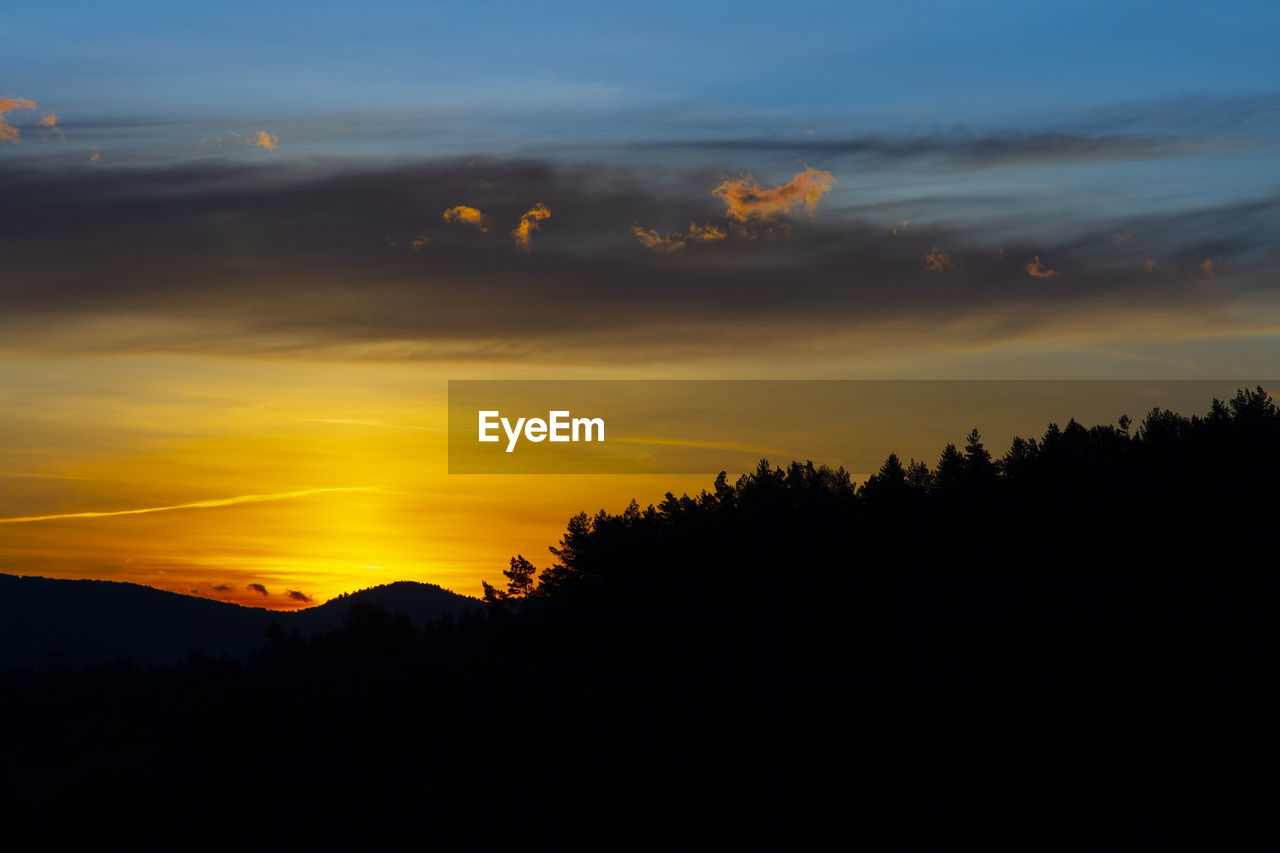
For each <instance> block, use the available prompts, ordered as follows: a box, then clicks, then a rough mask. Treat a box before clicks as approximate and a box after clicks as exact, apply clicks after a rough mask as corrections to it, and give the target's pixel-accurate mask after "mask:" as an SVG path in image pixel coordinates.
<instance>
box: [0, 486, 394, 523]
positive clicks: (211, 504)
mask: <svg viewBox="0 0 1280 853" xmlns="http://www.w3.org/2000/svg"><path fill="white" fill-rule="evenodd" d="M374 488H375V487H374V486H342V487H335V488H328V489H302V490H301V491H297V492H278V493H276V494H268V495H237V496H236V497H234V498H214V499H212V500H204V501H191V502H190V503H182V504H171V505H169V506H149V507H142V508H140V509H118V510H108V511H105V512H63V513H56V514H53V515H26V516H18V517H15V518H0V524H21V523H25V522H31V521H59V520H63V519H71V518H112V517H114V516H118V515H144V514H146V513H150V512H168V511H170V510H175V509H212V508H215V507H223V506H235V505H237V504H250V503H263V502H265V501H283V500H289V499H290V498H302V497H307V496H308V495H321V494H326V493H328V492H367V491H372V490H373V489H374Z"/></svg>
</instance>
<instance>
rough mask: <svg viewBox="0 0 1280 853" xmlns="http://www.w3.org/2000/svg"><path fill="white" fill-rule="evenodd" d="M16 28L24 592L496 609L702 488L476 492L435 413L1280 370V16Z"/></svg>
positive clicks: (14, 231)
mask: <svg viewBox="0 0 1280 853" xmlns="http://www.w3.org/2000/svg"><path fill="white" fill-rule="evenodd" d="M1034 6H1040V7H1041V8H1032V7H1034ZM2 18H3V20H0V223H2V226H3V227H0V572H7V573H13V574H31V575H45V576H49V577H91V578H108V579H116V580H129V581H135V582H139V583H146V584H150V585H154V586H157V587H161V588H164V589H169V590H173V591H178V592H184V593H193V592H194V593H195V594H199V595H204V596H209V597H214V598H221V599H224V600H228V601H237V602H241V603H246V604H255V605H261V606H269V607H299V606H305V605H306V604H308V603H310V602H321V601H324V600H326V599H327V598H329V597H332V596H334V595H336V594H338V593H341V592H344V591H349V590H353V589H358V588H362V587H367V586H371V585H374V584H378V583H385V582H389V581H394V580H402V579H409V580H421V581H430V582H435V583H439V584H441V585H443V586H447V587H449V588H451V589H455V590H457V591H460V592H464V593H468V594H476V593H478V591H479V588H480V580H481V578H488V579H493V578H495V577H497V576H499V575H500V572H501V570H502V568H503V567H504V564H505V562H506V560H507V559H508V558H509V557H510V556H511V555H513V554H514V553H516V552H522V553H524V554H525V555H526V556H529V557H531V558H532V559H534V561H535V562H536V563H538V564H539V565H546V563H547V560H548V556H547V555H546V551H545V549H546V546H547V545H549V544H553V543H554V542H555V540H556V539H557V538H558V536H559V534H560V532H561V531H562V530H563V526H564V522H565V520H566V519H567V518H568V517H569V516H570V515H572V514H573V513H575V512H577V511H578V510H581V509H586V510H595V509H597V508H600V507H607V508H610V509H618V508H620V507H621V506H623V505H625V503H626V501H628V500H629V499H630V498H632V497H635V498H637V499H639V500H640V501H641V502H642V503H647V502H650V501H655V500H658V499H660V498H661V496H662V494H663V492H665V491H667V490H668V489H670V490H674V491H677V492H679V491H682V490H692V489H698V488H702V487H704V486H706V485H707V484H708V483H709V478H708V477H706V476H638V475H636V476H611V477H604V476H589V475H583V476H556V475H524V476H521V475H512V476H466V475H450V474H448V473H447V466H446V444H445V434H446V428H447V416H446V387H447V386H446V383H447V381H448V380H449V379H463V378H490V379H519V378H592V379H598V378H631V379H634V378H651V379H657V378H699V379H714V378H738V379H784V378H796V379H818V378H870V379H891V378H914V379H950V378H1023V379H1025V378H1072V379H1118V378H1139V379H1235V378H1240V379H1244V378H1254V377H1257V378H1267V377H1275V376H1276V374H1277V371H1276V369H1275V365H1277V364H1280V298H1278V296H1280V291H1277V271H1278V270H1280V263H1278V261H1280V243H1278V241H1277V239H1276V235H1277V234H1278V233H1280V157H1277V142H1280V90H1278V89H1277V84H1276V81H1278V80H1280V55H1278V54H1277V51H1276V50H1275V44H1276V37H1277V35H1280V7H1277V6H1276V4H1274V3H1271V2H1225V3H1217V4H1203V3H1183V2H1177V3H1166V4H1163V5H1162V6H1161V7H1160V8H1159V9H1158V10H1157V9H1155V8H1154V7H1152V5H1151V4H1149V3H1114V2H1111V3H1093V2H1083V3H1071V4H1052V5H1049V4H1028V3H1025V2H980V3H966V4H956V3H951V2H904V3H896V4H861V3H834V2H833V3H790V4H776V3H735V4H732V5H730V4H719V3H706V4H690V3H681V4H676V3H664V2H655V3H647V4H627V5H625V6H622V5H617V6H614V5H612V4H585V3H584V4H534V3H509V4H508V3H467V4H458V3H452V4H434V3H423V2H414V3H408V2H406V3H378V2H371V3H365V4H360V5H359V6H358V7H353V6H352V5H351V4H341V5H339V4H329V3H322V2H311V3H306V4H296V3H274V4H258V3H254V4H250V3H238V2H230V3H220V4H205V5H201V6H198V7H188V6H185V5H182V6H179V5H175V4H170V3H158V2H155V3H139V2H122V3H111V4H101V3H95V4H90V3H81V2H65V3H57V4H25V6H23V7H22V8H13V9H8V10H6V11H5V12H4V13H3V15H2ZM1207 404H1208V400H1207V399H1206V400H1204V401H1203V406H1202V408H1203V407H1206V406H1207ZM939 405H941V404H939ZM1035 414H1036V416H1037V417H1038V416H1039V415H1040V414H1041V412H1040V411H1039V410H1037V411H1036V412H1035ZM1072 414H1075V412H1070V411H1068V412H1064V413H1063V414H1062V415H1060V417H1062V418H1063V419H1065V418H1066V417H1069V416H1071V415H1072ZM1114 414H1119V413H1118V412H1116V413H1114ZM1130 414H1133V415H1138V414H1140V413H1139V412H1130ZM980 426H981V425H980ZM867 429H872V427H870V426H868V427H867ZM877 429H879V430H880V432H879V433H876V432H874V430H873V432H872V433H871V434H870V437H869V438H864V442H866V443H870V444H872V445H877V444H878V445H880V446H881V450H882V452H881V454H880V455H881V456H883V455H884V454H887V453H888V452H889V451H890V450H905V448H903V447H901V446H900V444H899V443H896V442H897V439H898V436H899V434H900V432H901V430H900V428H899V427H898V426H897V425H894V424H889V423H886V424H881V425H880V426H879V427H878V428H877ZM735 438H742V437H741V436H737V437H735V436H725V437H724V440H725V441H726V443H731V442H732V441H733V440H735ZM961 438H962V435H956V436H954V439H956V440H959V439H961ZM744 440H745V439H744ZM936 449H937V448H934V449H933V450H932V451H930V452H936ZM996 449H997V450H999V449H1002V448H998V447H997V448H996ZM798 450H799V451H800V452H810V453H818V450H815V449H813V448H809V447H804V448H798ZM912 450H914V448H912ZM919 452H924V450H923V449H922V450H920V451H919ZM775 461H779V462H782V461H786V460H784V459H777V460H775ZM823 461H833V462H837V463H838V462H841V461H844V462H846V464H849V465H850V466H851V468H853V470H855V471H856V472H857V473H859V474H864V473H866V472H865V471H862V470H860V469H859V468H856V467H853V466H854V465H862V464H863V463H862V462H861V461H860V460H859V461H858V462H856V463H855V462H854V461H850V460H841V459H834V460H823ZM930 461H933V460H932V458H931V459H930ZM747 464H749V462H748V460H746V459H744V458H743V457H742V455H741V454H737V453H733V454H726V456H725V460H724V462H723V466H724V467H727V468H729V469H730V471H731V473H736V472H737V471H738V470H740V469H741V468H742V467H744V466H745V465H747ZM255 584H256V585H260V586H261V587H262V589H265V594H264V593H263V592H262V591H260V590H258V589H254V588H253V587H251V585H255Z"/></svg>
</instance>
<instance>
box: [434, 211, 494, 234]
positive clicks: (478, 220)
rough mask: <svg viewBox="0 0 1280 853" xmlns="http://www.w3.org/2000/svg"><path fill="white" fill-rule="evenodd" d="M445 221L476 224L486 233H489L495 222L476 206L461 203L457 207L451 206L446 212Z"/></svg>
mask: <svg viewBox="0 0 1280 853" xmlns="http://www.w3.org/2000/svg"><path fill="white" fill-rule="evenodd" d="M444 221H445V222H460V223H462V224H464V225H474V226H475V227H477V228H479V229H480V230H481V231H483V232H484V233H486V234H488V233H489V226H490V225H492V224H493V220H492V219H490V218H489V217H487V216H485V215H484V214H483V213H481V212H480V211H478V210H476V209H475V208H474V207H467V206H466V205H465V204H460V205H458V206H457V207H451V208H449V209H448V210H446V211H445V212H444Z"/></svg>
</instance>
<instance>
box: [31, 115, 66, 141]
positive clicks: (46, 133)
mask: <svg viewBox="0 0 1280 853" xmlns="http://www.w3.org/2000/svg"><path fill="white" fill-rule="evenodd" d="M36 127H38V128H40V134H41V136H43V137H44V138H45V139H48V138H50V137H52V136H56V137H58V138H59V139H66V138H67V135H66V134H65V133H63V132H62V128H60V127H58V113H57V111H56V110H50V111H49V112H47V113H45V115H44V118H42V119H40V120H39V121H38V122H36Z"/></svg>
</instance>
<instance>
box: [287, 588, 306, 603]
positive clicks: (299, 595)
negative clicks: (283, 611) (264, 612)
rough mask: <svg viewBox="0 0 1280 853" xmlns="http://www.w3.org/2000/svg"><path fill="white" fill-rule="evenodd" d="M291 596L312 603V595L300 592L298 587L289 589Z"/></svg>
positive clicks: (296, 599) (295, 599)
mask: <svg viewBox="0 0 1280 853" xmlns="http://www.w3.org/2000/svg"><path fill="white" fill-rule="evenodd" d="M289 597H290V598H292V599H293V600H294V601H305V602H307V603H308V604H309V603H311V596H309V595H307V594H306V593H305V592H299V591H298V590H296V589H291V590H289Z"/></svg>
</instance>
